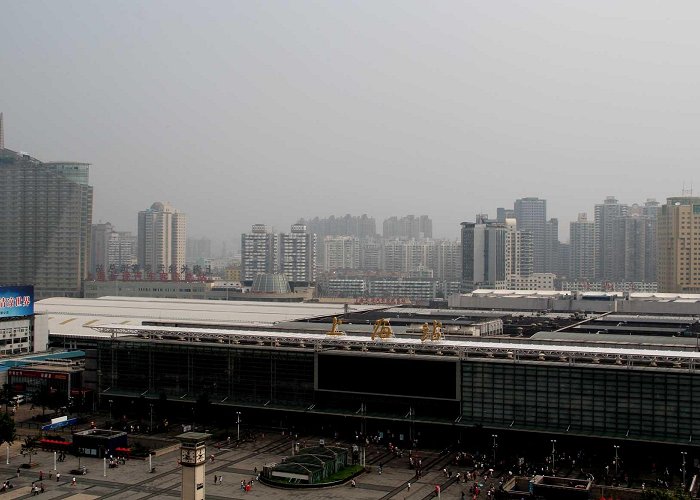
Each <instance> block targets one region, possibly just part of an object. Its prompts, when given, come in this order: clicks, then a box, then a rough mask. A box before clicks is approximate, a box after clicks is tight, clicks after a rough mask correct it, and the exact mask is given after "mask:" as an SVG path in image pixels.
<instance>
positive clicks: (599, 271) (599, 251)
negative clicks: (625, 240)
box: [595, 196, 629, 281]
mask: <svg viewBox="0 0 700 500" xmlns="http://www.w3.org/2000/svg"><path fill="white" fill-rule="evenodd" d="M628 208H629V207H628V206H627V205H622V204H620V203H619V202H618V201H617V199H615V197H614V196H608V197H607V198H605V201H604V202H603V203H602V204H598V205H596V206H595V236H596V279H598V280H599V281H614V280H615V274H616V271H615V220H616V219H617V218H619V217H625V216H626V215H627V211H628Z"/></svg>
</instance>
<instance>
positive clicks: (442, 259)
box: [435, 240, 462, 282]
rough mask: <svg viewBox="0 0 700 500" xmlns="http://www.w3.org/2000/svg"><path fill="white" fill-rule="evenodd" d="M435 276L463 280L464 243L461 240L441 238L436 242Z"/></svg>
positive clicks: (446, 279)
mask: <svg viewBox="0 0 700 500" xmlns="http://www.w3.org/2000/svg"><path fill="white" fill-rule="evenodd" d="M435 251H436V253H437V256H436V259H435V261H436V266H437V267H436V268H435V278H437V279H438V280H442V281H452V282H454V281H461V279H462V244H461V243H460V242H459V241H450V240H441V241H437V242H436V243H435Z"/></svg>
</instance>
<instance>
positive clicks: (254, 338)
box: [94, 325, 700, 369]
mask: <svg viewBox="0 0 700 500" xmlns="http://www.w3.org/2000/svg"><path fill="white" fill-rule="evenodd" d="M94 328H95V329H97V330H100V331H102V332H104V333H109V334H115V335H131V336H132V338H133V339H134V340H137V341H142V342H159V341H184V342H216V343H219V344H224V345H226V344H236V345H246V344H247V345H250V346H258V347H261V348H271V349H276V348H283V349H284V348H289V347H292V348H301V349H311V350H315V351H324V352H326V351H329V350H337V351H341V350H345V351H348V350H350V351H352V350H356V351H360V352H361V353H363V354H364V353H368V352H376V353H385V354H389V353H391V354H393V355H430V356H444V359H450V357H452V359H454V356H458V357H459V358H460V359H467V358H479V357H486V358H496V357H498V358H505V359H509V360H519V359H521V360H540V361H545V360H547V361H559V362H562V363H569V362H584V363H589V364H590V363H593V364H599V363H601V360H604V361H606V362H607V364H615V365H620V366H624V365H625V364H628V363H639V362H641V363H646V366H648V367H653V368H655V367H657V366H660V365H658V364H657V359H658V360H659V363H666V365H665V366H664V368H676V369H681V368H683V369H688V368H692V369H694V368H695V367H696V364H697V363H700V352H690V351H679V350H671V349H668V348H664V347H663V346H658V347H657V346H653V347H652V348H640V347H632V346H630V347H612V346H600V345H594V346H589V345H585V346H580V345H571V344H557V343H554V342H552V343H533V342H527V341H521V342H512V341H511V342H498V341H490V342H484V341H480V340H466V339H465V340H452V339H450V340H436V341H425V342H423V341H421V340H420V339H417V338H405V337H403V338H402V337H390V338H384V339H379V338H377V339H372V338H371V337H367V336H357V335H340V336H331V335H318V334H311V333H307V334H304V333H289V332H281V331H260V330H250V331H246V330H224V329H215V328H212V329H199V328H198V329H191V328H180V327H165V326H141V327H129V326H125V325H103V326H97V327H94ZM450 355H452V356H450Z"/></svg>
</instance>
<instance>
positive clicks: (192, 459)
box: [177, 432, 211, 500]
mask: <svg viewBox="0 0 700 500" xmlns="http://www.w3.org/2000/svg"><path fill="white" fill-rule="evenodd" d="M210 437H211V434H205V433H203V432H185V433H184V434H180V435H179V436H177V439H179V440H180V463H181V464H182V497H181V498H182V500H204V484H205V482H206V481H205V480H204V472H205V471H204V467H205V464H206V462H207V449H206V446H205V445H204V442H205V441H206V440H207V439H209V438H210Z"/></svg>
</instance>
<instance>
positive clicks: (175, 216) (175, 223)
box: [138, 202, 187, 273]
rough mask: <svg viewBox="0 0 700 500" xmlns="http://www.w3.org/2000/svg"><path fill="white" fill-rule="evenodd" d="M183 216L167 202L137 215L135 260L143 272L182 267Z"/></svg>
mask: <svg viewBox="0 0 700 500" xmlns="http://www.w3.org/2000/svg"><path fill="white" fill-rule="evenodd" d="M186 242H187V217H186V216H185V214H183V213H181V212H179V211H177V210H176V209H174V208H173V207H171V206H170V205H169V204H167V203H161V202H156V203H154V204H153V205H151V208H149V209H148V210H143V211H141V212H139V217H138V259H139V266H141V268H142V269H144V270H145V271H149V270H150V271H151V272H154V273H158V272H177V273H179V272H180V271H181V269H182V267H183V266H184V265H185V253H186Z"/></svg>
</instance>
